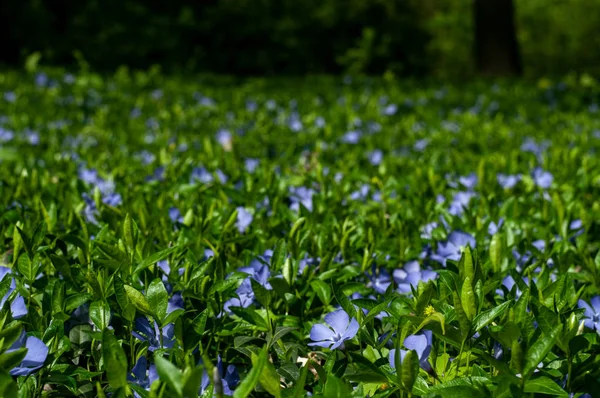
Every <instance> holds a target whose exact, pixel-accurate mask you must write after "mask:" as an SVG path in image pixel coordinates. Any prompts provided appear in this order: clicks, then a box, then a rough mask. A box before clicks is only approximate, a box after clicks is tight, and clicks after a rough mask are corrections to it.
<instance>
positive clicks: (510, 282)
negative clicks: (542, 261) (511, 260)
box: [496, 275, 535, 298]
mask: <svg viewBox="0 0 600 398" xmlns="http://www.w3.org/2000/svg"><path fill="white" fill-rule="evenodd" d="M522 280H523V282H525V284H528V283H529V278H527V277H523V278H522ZM534 280H535V278H534ZM502 286H504V287H505V288H506V290H508V291H509V292H510V291H512V289H513V287H515V286H516V288H515V297H516V298H519V297H521V293H522V292H521V289H519V286H518V285H517V283H516V282H515V279H514V278H513V277H512V276H511V275H508V276H506V277H505V278H504V279H503V280H502ZM496 294H498V295H499V296H500V297H504V290H502V289H496Z"/></svg>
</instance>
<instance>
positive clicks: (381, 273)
mask: <svg viewBox="0 0 600 398" xmlns="http://www.w3.org/2000/svg"><path fill="white" fill-rule="evenodd" d="M369 279H371V282H370V283H369V285H368V286H367V287H372V288H373V290H375V292H377V293H379V294H384V293H385V292H386V290H387V288H388V287H389V286H390V285H391V284H392V277H391V276H390V273H389V272H388V271H387V270H386V269H385V268H381V269H377V267H376V266H375V264H373V266H372V267H371V274H370V275H369Z"/></svg>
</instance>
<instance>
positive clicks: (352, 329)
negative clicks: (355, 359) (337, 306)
mask: <svg viewBox="0 0 600 398" xmlns="http://www.w3.org/2000/svg"><path fill="white" fill-rule="evenodd" d="M325 323H327V325H329V326H325V325H323V324H316V325H313V327H312V329H311V330H310V339H311V340H312V341H313V343H309V344H308V345H309V346H311V347H313V346H318V347H324V348H329V349H332V350H335V349H336V348H340V349H342V350H343V349H344V341H346V340H350V339H352V338H353V337H354V336H356V333H357V332H358V321H357V320H356V319H355V318H352V319H351V320H350V317H349V316H348V314H347V313H346V311H344V310H337V311H334V312H330V313H329V314H327V315H325Z"/></svg>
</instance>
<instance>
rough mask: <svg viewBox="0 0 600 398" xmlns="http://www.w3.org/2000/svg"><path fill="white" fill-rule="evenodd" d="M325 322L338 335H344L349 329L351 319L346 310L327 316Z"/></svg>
mask: <svg viewBox="0 0 600 398" xmlns="http://www.w3.org/2000/svg"><path fill="white" fill-rule="evenodd" d="M325 322H327V324H328V325H329V326H331V327H332V328H333V330H335V332H336V333H339V334H342V333H344V332H345V331H346V329H347V328H348V323H349V322H350V319H349V317H348V314H347V313H346V311H344V310H337V311H333V312H330V313H329V314H327V315H325Z"/></svg>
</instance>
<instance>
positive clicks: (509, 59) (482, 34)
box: [473, 0, 522, 76]
mask: <svg viewBox="0 0 600 398" xmlns="http://www.w3.org/2000/svg"><path fill="white" fill-rule="evenodd" d="M473 5H474V10H473V11H474V12H473V14H474V17H475V60H476V62H477V70H478V71H479V72H480V73H482V74H485V75H493V76H510V75H520V74H521V72H522V66H521V58H520V55H519V43H518V42H517V33H516V27H515V20H514V6H513V0H473Z"/></svg>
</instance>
